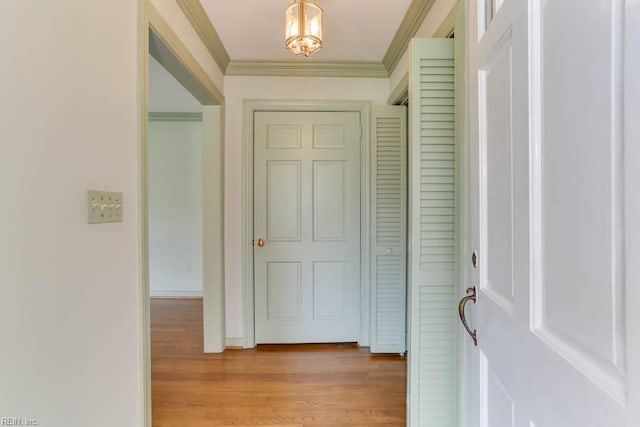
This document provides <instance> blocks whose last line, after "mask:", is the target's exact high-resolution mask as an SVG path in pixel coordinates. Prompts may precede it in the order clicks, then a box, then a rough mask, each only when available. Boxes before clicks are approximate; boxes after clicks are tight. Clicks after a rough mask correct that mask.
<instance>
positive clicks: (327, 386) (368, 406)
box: [151, 299, 406, 427]
mask: <svg viewBox="0 0 640 427" xmlns="http://www.w3.org/2000/svg"><path fill="white" fill-rule="evenodd" d="M151 378H152V402H153V403H152V404H153V425H154V426H155V427H169V426H171V427H177V426H180V427H183V426H184V427H189V426H207V427H209V426H243V425H244V426H270V427H274V426H279V427H302V426H304V427H312V426H313V427H319V426H363V427H364V426H394V427H395V426H404V425H405V399H406V360H405V359H404V358H402V357H400V356H397V355H391V356H386V355H385V356H374V355H371V354H370V353H369V350H368V349H366V348H358V346H357V345H355V344H314V345H309V344H306V345H261V346H258V347H257V348H256V349H252V350H227V351H225V352H224V353H223V354H204V353H203V344H202V300H200V299H152V300H151Z"/></svg>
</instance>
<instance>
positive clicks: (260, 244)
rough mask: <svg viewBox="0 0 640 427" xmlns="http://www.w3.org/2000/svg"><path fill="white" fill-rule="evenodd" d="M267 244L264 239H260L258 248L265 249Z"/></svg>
mask: <svg viewBox="0 0 640 427" xmlns="http://www.w3.org/2000/svg"><path fill="white" fill-rule="evenodd" d="M264 244H265V241H264V239H258V246H260V247H263V246H264Z"/></svg>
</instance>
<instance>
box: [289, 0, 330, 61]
mask: <svg viewBox="0 0 640 427" xmlns="http://www.w3.org/2000/svg"><path fill="white" fill-rule="evenodd" d="M285 42H286V44H287V49H289V50H290V51H291V52H293V53H295V54H296V55H300V54H303V55H304V56H309V54H310V53H313V52H315V51H316V50H318V49H320V48H321V47H322V9H320V6H318V5H317V4H316V2H315V0H294V2H293V3H291V4H290V5H289V7H288V8H287V12H286V38H285Z"/></svg>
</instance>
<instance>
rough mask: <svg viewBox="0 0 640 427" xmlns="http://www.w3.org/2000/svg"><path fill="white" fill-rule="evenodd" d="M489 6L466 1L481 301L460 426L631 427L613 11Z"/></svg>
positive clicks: (608, 4)
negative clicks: (465, 423) (464, 423)
mask: <svg viewBox="0 0 640 427" xmlns="http://www.w3.org/2000/svg"><path fill="white" fill-rule="evenodd" d="M490 1H491V0H479V1H470V8H469V10H470V14H469V21H468V22H469V33H468V34H469V36H470V38H469V42H468V46H469V67H470V69H469V73H470V74H469V82H470V83H471V84H470V94H469V95H470V96H469V102H470V104H469V106H470V115H469V117H470V129H469V130H470V166H471V167H470V178H471V179H470V188H471V194H470V197H469V200H470V212H471V223H470V230H471V236H470V240H469V242H470V248H469V253H471V251H473V250H478V251H479V259H480V263H479V267H478V268H477V269H476V268H473V267H471V266H470V264H471V262H470V260H468V261H466V264H467V267H468V272H469V277H471V279H472V281H473V282H472V283H471V284H474V285H478V291H479V292H478V298H477V304H476V306H475V307H474V309H473V312H474V314H473V318H474V322H473V323H474V326H475V327H476V328H477V330H478V347H477V348H468V349H467V354H470V355H471V356H472V357H471V358H470V359H469V360H468V363H467V368H466V370H467V372H471V373H473V374H470V375H471V376H472V378H471V379H470V384H472V387H473V389H474V390H472V392H471V396H472V397H471V399H472V401H471V402H470V405H466V407H467V408H469V409H468V410H469V411H470V414H468V416H466V417H465V418H466V419H467V420H470V425H473V426H478V425H479V426H483V427H495V426H503V425H504V426H511V425H514V426H519V427H524V426H526V427H531V426H538V427H555V426H558V427H560V426H563V427H565V426H581V427H583V426H586V427H613V426H615V427H625V426H629V427H630V426H632V425H635V421H634V423H631V424H630V423H628V421H627V418H628V415H627V414H628V413H629V411H630V406H629V400H628V396H629V393H630V392H631V391H632V390H630V389H629V388H628V384H629V380H628V376H627V375H628V374H627V372H628V371H627V370H628V369H629V366H630V364H632V365H633V366H637V363H638V362H637V361H635V360H634V361H632V360H630V359H629V358H628V357H627V346H628V344H629V342H631V341H633V340H637V337H634V336H633V335H631V334H629V330H628V329H626V328H625V323H624V318H625V301H624V299H623V295H624V293H625V291H626V289H628V286H629V285H630V283H628V282H625V278H624V274H623V271H624V269H625V256H624V250H623V247H624V243H625V223H624V216H623V209H624V202H623V197H622V194H623V187H622V179H621V177H622V176H623V172H624V170H623V163H622V152H623V135H622V132H621V129H622V123H623V115H622V110H623V103H622V102H623V97H622V83H623V80H622V73H621V70H622V63H623V62H622V57H621V52H622V39H621V37H619V36H618V35H617V34H622V33H621V31H622V28H623V26H622V22H623V15H622V13H621V10H622V9H621V8H622V2H621V1H617V0H610V1H605V2H596V1H584V0H567V1H561V2H558V1H551V0H542V1H526V0H504V1H503V2H501V3H500V5H499V7H497V6H498V5H496V4H494V5H493V6H491V7H490V6H489V2H490ZM485 11H488V13H487V14H486V15H485V14H484V12H485ZM476 12H481V13H479V14H476ZM468 345H470V346H471V344H468ZM474 391H475V392H474Z"/></svg>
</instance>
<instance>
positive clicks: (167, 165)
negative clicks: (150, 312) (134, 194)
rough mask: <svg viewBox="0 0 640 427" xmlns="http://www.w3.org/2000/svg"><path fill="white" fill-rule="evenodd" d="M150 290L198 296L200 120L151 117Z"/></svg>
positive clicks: (200, 240)
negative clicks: (155, 118)
mask: <svg viewBox="0 0 640 427" xmlns="http://www.w3.org/2000/svg"><path fill="white" fill-rule="evenodd" d="M148 132H149V133H148V143H149V152H148V153H149V287H150V294H151V296H202V122H201V121H197V122H187V121H150V122H149V130H148Z"/></svg>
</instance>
